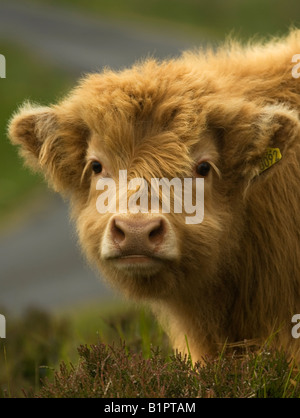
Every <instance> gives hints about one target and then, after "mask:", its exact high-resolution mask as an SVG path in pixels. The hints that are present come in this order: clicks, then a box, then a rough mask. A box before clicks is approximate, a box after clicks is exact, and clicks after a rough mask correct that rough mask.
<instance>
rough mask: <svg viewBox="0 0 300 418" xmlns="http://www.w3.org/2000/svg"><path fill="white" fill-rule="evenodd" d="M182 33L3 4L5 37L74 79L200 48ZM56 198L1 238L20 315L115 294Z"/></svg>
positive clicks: (3, 269)
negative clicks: (88, 260) (87, 257)
mask: <svg viewBox="0 0 300 418" xmlns="http://www.w3.org/2000/svg"><path fill="white" fill-rule="evenodd" d="M178 37H179V36H178ZM175 38H176V37H175V36H174V34H169V35H168V36H166V35H165V34H164V35H162V34H160V33H159V31H157V29H155V28H153V31H152V32H150V31H149V30H145V29H143V30H142V29H141V27H135V28H134V27H132V25H129V24H126V23H120V22H113V21H107V19H105V18H103V19H96V18H93V17H84V16H82V15H81V14H79V13H75V12H69V11H66V10H60V9H59V10H58V9H55V8H53V7H48V6H47V7H43V6H41V5H38V4H37V3H36V4H32V3H30V2H27V1H20V2H17V1H12V0H10V1H5V0H3V1H2V0H1V1H0V39H2V40H9V41H13V42H15V43H18V44H20V45H23V46H25V47H27V48H30V49H31V50H33V51H34V52H35V53H36V54H37V56H39V57H40V58H41V59H43V61H45V62H49V64H51V66H57V67H59V68H62V69H64V70H66V71H68V72H70V74H72V76H78V75H80V74H82V73H83V72H86V71H96V70H101V69H102V68H103V67H104V66H110V67H112V68H114V69H118V68H121V67H124V66H128V65H131V64H132V63H133V62H134V61H136V60H137V59H140V58H144V57H147V56H149V55H153V56H156V57H159V58H163V57H168V56H173V55H177V54H178V53H179V52H180V51H181V50H183V49H185V48H190V47H192V46H193V44H191V43H190V42H189V41H188V40H185V41H183V40H182V39H181V40H179V39H175ZM7 77H9V74H7ZM24 99H26V98H25V97H24ZM49 196H50V197H47V198H46V200H45V202H46V203H45V204H41V205H39V206H38V208H36V209H33V210H32V213H31V215H30V216H29V217H26V218H25V219H24V221H23V222H22V223H21V224H19V226H18V228H17V229H16V228H15V229H14V230H9V231H6V232H5V234H2V236H0V307H5V308H7V309H8V310H9V312H11V313H12V314H17V315H18V314H21V313H22V312H23V310H24V309H25V308H27V307H28V306H32V305H34V306H41V307H44V308H45V309H48V310H50V311H53V310H56V309H59V308H62V307H68V306H71V305H73V304H74V303H78V302H84V301H89V300H91V299H95V298H97V299H99V303H101V301H106V300H107V299H109V298H112V297H113V294H112V292H111V291H110V290H108V289H107V288H106V287H104V285H103V284H102V283H101V281H100V280H99V278H98V277H97V276H96V275H95V274H94V272H92V271H91V270H90V269H89V268H88V267H87V266H86V264H85V261H84V260H83V259H82V257H81V255H80V251H79V250H78V248H77V247H76V239H75V238H74V231H73V228H72V226H71V225H70V223H69V220H68V208H67V206H66V205H65V204H64V203H63V202H62V201H61V199H60V198H59V197H58V196H55V195H52V194H50V195H49Z"/></svg>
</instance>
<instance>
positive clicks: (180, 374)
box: [0, 305, 300, 398]
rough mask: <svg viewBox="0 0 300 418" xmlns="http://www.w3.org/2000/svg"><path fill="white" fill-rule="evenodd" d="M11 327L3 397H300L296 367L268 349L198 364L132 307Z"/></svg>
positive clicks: (2, 353)
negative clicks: (177, 348) (176, 348)
mask: <svg viewBox="0 0 300 418" xmlns="http://www.w3.org/2000/svg"><path fill="white" fill-rule="evenodd" d="M6 317H7V318H9V315H6ZM7 328H8V329H7V339H6V340H0V397H24V396H25V397H40V398H82V397H84V398H93V397H98V398H99V397H100V398H103V397H104V398H195V397H198V398H298V397H300V372H299V370H298V368H297V367H296V366H295V365H294V364H293V363H291V362H289V361H288V360H287V358H286V356H285V354H284V353H283V352H281V351H276V350H273V349H271V348H270V347H269V346H268V343H266V344H265V346H263V347H260V348H257V347H255V348H253V347H250V346H247V345H244V346H242V347H238V348H236V350H235V351H234V350H233V349H232V348H230V347H227V346H226V345H224V347H223V349H222V350H221V352H220V354H219V355H218V356H217V358H215V359H209V358H206V359H204V360H205V362H204V364H202V365H201V366H200V365H199V364H198V363H196V364H193V363H192V362H191V358H190V356H189V355H187V356H185V357H183V356H181V355H180V354H179V353H173V352H172V350H171V348H170V346H169V344H168V340H167V338H166V335H165V334H164V332H163V331H162V330H161V328H160V327H159V325H158V324H157V323H156V321H155V320H154V318H153V316H152V315H151V314H150V312H148V311H147V310H144V309H135V308H133V307H132V306H131V307H130V306H128V305H120V306H119V307H118V308H117V309H116V307H115V306H113V305H112V306H107V307H105V309H103V307H98V308H97V307H96V306H94V307H92V308H88V307H87V308H85V309H79V310H77V312H76V313H75V314H74V313H73V312H69V314H68V315H67V313H63V314H60V315H59V316H52V315H49V314H47V313H45V312H42V311H39V310H30V311H28V312H27V313H26V315H24V317H23V318H22V319H18V320H14V321H11V320H10V321H9V322H8V324H7ZM125 340H126V343H125ZM20 348H21V349H20ZM75 348H76V349H75Z"/></svg>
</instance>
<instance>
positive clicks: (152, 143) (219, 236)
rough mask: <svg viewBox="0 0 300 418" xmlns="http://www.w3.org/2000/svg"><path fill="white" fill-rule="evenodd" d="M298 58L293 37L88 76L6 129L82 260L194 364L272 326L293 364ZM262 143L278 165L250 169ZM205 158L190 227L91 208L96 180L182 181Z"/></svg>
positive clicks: (299, 293) (169, 217) (299, 304)
mask: <svg viewBox="0 0 300 418" xmlns="http://www.w3.org/2000/svg"><path fill="white" fill-rule="evenodd" d="M299 52H300V32H298V31H294V32H291V33H290V34H289V36H288V37H287V38H285V39H282V40H280V39H279V40H277V39H275V40H274V39H273V40H272V41H269V42H268V43H265V44H254V45H248V46H246V47H242V46H240V45H238V44H236V43H230V44H227V45H225V46H223V47H222V48H220V49H219V50H218V51H217V52H212V51H206V52H204V51H200V52H197V53H194V52H187V53H184V54H183V55H182V56H181V57H180V58H178V59H174V60H168V61H164V62H157V61H155V60H153V59H149V60H147V61H145V62H142V63H139V64H137V65H135V66H134V67H133V68H130V69H125V70H123V71H121V72H112V71H108V70H107V71H104V72H103V73H101V74H91V75H88V76H86V77H85V78H83V79H82V80H81V81H80V82H79V84H78V85H77V86H76V87H75V88H74V89H73V91H71V93H70V94H69V95H68V96H67V97H66V98H65V99H64V100H62V101H61V102H60V103H58V104H56V105H53V106H51V107H39V106H37V105H32V104H30V103H26V104H25V105H23V106H22V107H21V108H20V109H19V110H18V112H17V113H16V114H15V115H14V116H13V118H12V119H11V121H10V126H9V136H10V138H11V141H12V143H13V144H16V145H19V146H20V149H21V153H22V156H23V157H24V159H25V161H26V163H27V164H28V165H29V166H31V167H32V168H34V169H36V170H40V171H42V172H43V173H44V174H45V177H46V178H47V179H48V180H49V182H50V184H51V185H52V186H53V188H54V189H55V190H57V191H58V192H61V193H62V194H64V195H67V196H68V197H69V198H70V200H71V203H72V208H73V209H72V211H73V216H74V218H75V219H76V223H77V228H78V234H79V238H80V242H81V245H82V247H83V249H84V251H85V253H86V254H87V257H88V259H89V260H90V261H91V262H92V263H94V264H96V265H97V267H98V268H99V270H100V272H101V273H102V274H103V275H104V277H105V278H106V279H107V280H108V281H109V282H110V283H111V284H112V285H113V286H114V287H116V288H118V289H120V290H121V291H122V292H123V293H124V294H125V295H127V296H128V297H131V298H133V299H135V300H144V301H147V302H148V303H149V304H150V305H151V307H152V308H153V310H154V312H155V313H156V315H157V316H158V318H159V319H160V320H161V321H162V322H163V323H164V326H165V327H166V329H167V331H168V333H169V335H170V338H171V340H172V341H173V344H174V347H177V348H179V349H180V350H182V351H184V350H185V346H186V342H185V335H186V336H187V338H188V341H189V346H190V350H191V354H192V357H193V359H194V360H197V359H201V357H202V356H203V355H205V354H212V355H214V354H215V353H216V351H217V350H218V349H219V348H220V345H222V344H223V343H224V342H225V341H228V342H232V343H234V342H237V341H241V340H244V339H250V340H251V339H255V340H258V341H261V342H264V341H265V340H266V339H267V338H268V337H269V336H270V335H271V334H272V333H273V332H274V331H279V332H278V333H277V335H276V338H275V339H274V342H275V343H276V345H277V346H278V347H283V348H284V349H285V350H286V351H287V353H288V354H289V355H291V356H294V357H295V358H296V359H297V360H298V361H299V360H300V354H299V347H300V342H299V340H297V339H294V338H292V336H291V328H292V324H291V318H292V316H293V315H294V314H296V313H299V312H300V231H299V228H300V210H299V209H300V205H299V202H300V166H299V160H300V149H299V145H300V123H299V111H300V81H298V80H297V79H295V78H293V77H292V73H291V71H292V67H293V65H295V64H293V63H292V62H291V60H292V56H293V55H295V54H297V53H299ZM268 147H274V148H275V147H276V148H279V149H280V151H281V154H282V159H281V160H280V161H279V162H277V163H276V164H274V165H273V166H272V167H271V168H269V169H268V170H266V171H264V172H263V173H261V174H260V163H261V159H262V157H263V156H264V153H265V151H266V149H267V148H268ZM93 161H98V162H100V163H101V164H102V168H103V170H102V172H101V173H99V174H97V173H94V172H93V171H92V165H93ZM202 162H208V163H209V164H210V167H211V170H210V171H209V172H208V173H207V174H205V199H204V200H205V202H204V203H205V210H204V220H203V222H202V223H201V224H197V225H187V224H186V223H185V220H184V219H185V217H184V213H183V214H177V213H171V214H159V215H156V216H154V215H150V214H141V213H138V214H127V215H124V214H110V213H107V214H102V215H100V214H99V213H98V212H97V210H96V200H97V197H98V196H99V193H100V192H99V190H96V183H97V179H99V178H100V177H101V176H103V177H112V178H113V179H115V180H116V181H117V179H118V174H119V170H124V169H127V172H128V180H129V179H132V178H135V177H141V178H145V179H146V180H147V181H150V178H153V177H155V178H163V177H166V178H169V179H171V178H173V177H179V178H180V179H183V178H185V177H197V176H199V174H198V173H197V171H196V168H197V167H198V166H199V164H200V163H202ZM128 225H129V226H130V228H131V229H130V228H129V227H128ZM154 225H156V226H154ZM126 228H127V229H126ZM128 228H129V229H128ZM147 228H148V230H149V231H150V230H151V231H150V232H151V233H152V235H151V234H150V232H149V233H148V232H147V231H146V230H147ZM123 229H124V231H125V233H124V234H123V232H124V231H123ZM128 231H129V232H128ZM130 231H131V232H130ZM145 231H146V232H147V233H146V235H145ZM153 231H154V233H153ZM130 234H131V235H130ZM143 234H144V235H143ZM125 235H126V239H127V238H128V237H129V238H130V240H131V241H130V246H129V244H128V245H127V247H126V245H125V250H124V241H122V240H123V239H124V236H125ZM129 238H128V239H129ZM150 239H151V240H152V241H151V242H150ZM144 245H145V248H146V247H147V248H146V249H145V248H144ZM150 246H151V248H150ZM129 247H130V251H131V252H130V251H129ZM128 254H129V255H130V256H131V257H133V258H132V259H130V257H129V258H128V257H127V256H128ZM126 257H127V258H126Z"/></svg>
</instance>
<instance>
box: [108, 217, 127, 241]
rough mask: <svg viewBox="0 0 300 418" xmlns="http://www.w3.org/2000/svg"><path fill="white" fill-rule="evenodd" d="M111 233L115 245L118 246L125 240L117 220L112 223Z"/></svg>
mask: <svg viewBox="0 0 300 418" xmlns="http://www.w3.org/2000/svg"><path fill="white" fill-rule="evenodd" d="M111 233H112V237H113V239H114V241H115V242H116V243H118V244H120V243H121V242H122V241H124V240H125V237H126V235H125V232H124V231H123V229H122V227H121V225H120V223H119V222H118V220H117V219H114V220H113V222H112V227H111Z"/></svg>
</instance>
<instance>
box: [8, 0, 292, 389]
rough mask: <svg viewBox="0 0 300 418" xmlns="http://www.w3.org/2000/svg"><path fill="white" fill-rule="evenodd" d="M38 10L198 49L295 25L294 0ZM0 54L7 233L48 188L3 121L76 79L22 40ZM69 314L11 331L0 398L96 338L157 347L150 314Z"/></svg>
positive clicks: (34, 383)
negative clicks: (172, 38) (1, 62)
mask: <svg viewBox="0 0 300 418" xmlns="http://www.w3.org/2000/svg"><path fill="white" fill-rule="evenodd" d="M43 3H44V4H45V5H46V4H48V5H49V4H51V5H52V6H56V7H57V9H58V13H59V10H60V8H64V9H65V10H70V14H71V12H72V13H73V12H74V11H76V12H79V13H80V14H81V15H91V16H93V18H97V16H99V17H101V18H107V19H109V20H110V22H112V21H113V22H116V24H117V25H118V22H123V21H126V22H127V24H128V25H129V26H132V27H135V28H137V30H138V29H139V28H141V27H142V28H143V30H147V31H148V32H153V33H155V34H156V35H157V33H160V32H159V31H161V33H165V32H170V34H172V33H176V35H177V37H178V38H180V36H183V37H184V36H187V37H190V38H191V39H194V40H196V41H199V43H200V42H201V40H203V39H204V40H206V41H208V42H212V43H218V42H222V41H223V40H224V39H225V38H226V36H227V35H230V34H234V35H235V36H236V37H237V38H238V39H240V40H242V41H247V39H249V38H251V37H256V38H260V37H263V36H270V35H283V34H286V33H287V32H288V30H289V28H290V27H291V25H293V26H296V27H297V26H299V24H300V22H299V20H300V2H299V1H298V0H286V1H282V0H226V1H225V0H147V1H144V0H126V1H123V0H90V1H88V2H86V1H83V0H72V1H71V0H39V1H37V0H36V1H35V0H32V1H31V2H30V3H28V4H30V5H31V6H30V7H32V8H34V7H35V4H36V5H37V4H39V6H40V5H41V4H43ZM0 13H1V3H0ZM0 33H1V32H0ZM0 53H1V54H3V55H4V56H5V57H6V63H7V68H6V73H7V78H6V79H0V97H1V101H0V226H1V225H2V226H6V225H7V223H8V222H9V219H13V216H12V215H13V214H14V212H15V211H18V212H19V211H20V208H22V207H23V206H24V205H26V202H28V201H30V199H31V196H32V195H33V193H35V192H36V191H37V190H43V189H45V188H46V186H45V184H44V182H43V180H42V179H41V177H40V176H37V175H34V174H32V173H30V172H29V171H28V170H27V169H25V168H24V167H23V165H22V162H21V160H20V159H19V157H18V154H17V150H16V149H15V148H14V147H12V146H11V145H10V143H9V141H8V139H7V135H6V129H7V124H8V121H9V119H10V117H11V115H12V114H13V112H14V111H15V110H16V109H17V108H18V106H19V105H20V104H21V103H22V102H23V101H24V100H28V99H30V100H31V101H33V102H38V103H40V104H45V105H46V104H49V103H52V102H55V101H57V99H59V98H60V97H62V96H64V94H65V93H66V92H67V91H68V90H69V88H70V87H71V86H72V85H73V83H74V82H75V76H74V75H72V74H71V73H69V72H67V71H66V70H63V69H59V68H58V66H55V65H54V64H53V65H51V63H49V62H47V63H46V62H45V61H43V60H41V59H40V57H38V56H37V55H36V54H35V52H34V51H33V50H31V49H30V48H25V47H24V46H22V42H21V39H20V42H18V41H17V40H16V39H15V40H14V41H7V40H5V39H4V38H1V37H0ZM295 53H296V51H295ZM297 53H300V51H297ZM0 312H1V313H5V312H2V311H0ZM75 312H76V314H75V313H74V312H71V313H70V312H69V313H68V315H67V316H68V318H69V319H68V320H67V325H66V322H65V321H64V319H62V318H65V315H66V312H64V313H63V314H61V315H60V316H59V317H55V318H54V317H50V316H48V315H47V314H45V313H43V312H40V313H39V312H35V311H34V312H31V313H30V312H29V313H28V315H27V316H25V317H24V318H23V320H20V321H17V322H14V323H11V324H10V329H9V330H8V332H7V335H8V336H9V338H8V339H7V341H0V343H1V344H0V396H1V395H7V396H9V395H11V396H13V395H15V396H19V395H20V394H21V389H22V388H24V387H25V388H26V390H29V388H33V390H34V389H37V388H38V386H39V378H40V377H41V376H44V375H45V373H46V372H45V370H46V371H47V370H48V369H47V368H46V369H45V368H40V366H47V367H50V368H51V367H54V366H56V365H57V363H58V362H59V361H60V360H61V359H65V360H68V359H70V358H71V359H72V358H74V357H72V356H74V353H75V352H76V350H75V347H76V345H78V344H79V343H83V342H86V343H91V342H95V340H96V339H97V338H99V335H100V336H101V338H102V339H104V340H107V341H108V340H109V341H111V340H113V339H118V338H120V337H122V338H126V339H127V340H128V341H129V342H130V344H132V345H135V346H136V347H137V348H138V349H142V350H143V351H144V352H145V353H148V352H149V347H150V343H151V342H154V343H155V342H156V343H158V344H161V342H162V340H164V337H163V333H162V331H161V330H160V328H159V327H157V326H156V325H154V320H153V318H152V316H151V315H149V313H147V312H144V311H132V310H128V307H127V305H125V307H123V305H122V306H121V307H119V308H118V309H117V308H116V307H115V306H112V307H110V308H109V309H108V310H107V311H106V310H104V309H103V308H101V307H100V308H99V307H98V306H93V307H88V308H86V307H85V308H83V309H81V310H78V309H75ZM103 318H106V319H105V320H103ZM109 318H112V319H111V321H110V319H109ZM103 321H104V322H103ZM105 321H106V322H105ZM35 324H36V325H35ZM37 324H39V326H38V325H37ZM29 329H30V330H29ZM29 331H30V332H29ZM155 336H156V337H155ZM58 339H59V341H58ZM164 341H165V340H164ZM18 353H19V354H18ZM70 353H72V354H70ZM70 356H71V357H70ZM49 370H50V369H49Z"/></svg>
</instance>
